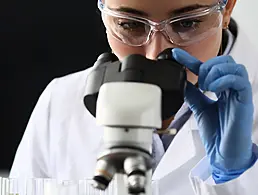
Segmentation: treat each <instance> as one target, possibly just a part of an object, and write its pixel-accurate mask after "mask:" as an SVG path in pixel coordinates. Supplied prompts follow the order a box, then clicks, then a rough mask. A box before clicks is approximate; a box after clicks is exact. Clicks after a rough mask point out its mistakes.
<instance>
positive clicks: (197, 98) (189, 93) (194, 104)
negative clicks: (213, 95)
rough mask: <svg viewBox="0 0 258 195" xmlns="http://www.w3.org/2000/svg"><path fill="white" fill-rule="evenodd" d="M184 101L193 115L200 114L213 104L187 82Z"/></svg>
mask: <svg viewBox="0 0 258 195" xmlns="http://www.w3.org/2000/svg"><path fill="white" fill-rule="evenodd" d="M185 101H186V102H187V103H188V105H189V107H190V109H191V110H192V112H193V113H194V114H195V115H198V114H199V113H201V112H202V110H203V109H204V108H206V106H207V105H209V104H211V103H212V102H213V101H212V100H210V99H209V98H208V97H206V96H205V95H204V94H203V93H202V92H201V91H200V90H199V89H198V88H197V87H195V86H194V85H193V84H192V83H190V82H187V86H186V90H185Z"/></svg>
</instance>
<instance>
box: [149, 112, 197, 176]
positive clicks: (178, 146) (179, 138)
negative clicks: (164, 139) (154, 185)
mask: <svg viewBox="0 0 258 195" xmlns="http://www.w3.org/2000/svg"><path fill="white" fill-rule="evenodd" d="M196 127H197V125H196V123H195V122H194V118H193V116H191V117H190V119H189V120H188V121H187V122H186V124H185V125H184V126H183V127H182V129H181V130H180V131H179V132H178V134H177V135H176V136H175V138H174V140H173V141H172V142H171V144H170V146H169V147H168V149H167V151H166V153H165V154H164V156H163V157H162V159H161V161H160V163H159V165H158V166H157V168H156V170H155V172H154V173H153V180H156V179H160V178H162V177H164V176H165V175H167V174H168V173H170V172H173V171H174V170H176V169H178V168H179V167H180V166H182V165H183V164H185V163H186V162H188V161H189V160H191V159H193V158H194V157H195V156H196V153H197V152H198V153H199V154H200V155H201V156H202V154H201V152H199V151H198V150H199V147H197V148H196V143H195V142H196V141H195V135H194V133H193V132H192V129H193V128H196ZM197 133H198V132H197Z"/></svg>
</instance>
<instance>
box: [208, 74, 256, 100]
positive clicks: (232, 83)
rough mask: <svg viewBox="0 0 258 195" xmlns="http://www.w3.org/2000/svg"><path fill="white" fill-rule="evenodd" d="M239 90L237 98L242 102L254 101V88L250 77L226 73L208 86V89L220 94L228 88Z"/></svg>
mask: <svg viewBox="0 0 258 195" xmlns="http://www.w3.org/2000/svg"><path fill="white" fill-rule="evenodd" d="M230 89H231V90H235V91H237V94H238V96H237V100H238V101H239V102H241V103H250V102H251V101H252V88H251V84H250V82H249V81H248V79H246V78H243V77H241V76H238V75H226V76H223V77H220V78H218V79H217V80H215V81H214V82H212V83H211V84H210V85H209V86H208V90H209V91H211V92H214V93H216V94H220V93H221V92H224V91H226V90H230Z"/></svg>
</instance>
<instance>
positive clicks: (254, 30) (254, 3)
mask: <svg viewBox="0 0 258 195" xmlns="http://www.w3.org/2000/svg"><path fill="white" fill-rule="evenodd" d="M232 17H233V18H235V19H236V21H237V23H238V25H239V26H240V27H241V28H244V31H245V33H246V34H247V35H248V36H249V39H250V40H252V42H253V44H254V45H255V46H256V48H258V0H237V4H236V7H235V9H234V11H233V13H232Z"/></svg>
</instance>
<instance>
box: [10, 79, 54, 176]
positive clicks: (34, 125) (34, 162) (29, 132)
mask: <svg viewBox="0 0 258 195" xmlns="http://www.w3.org/2000/svg"><path fill="white" fill-rule="evenodd" d="M54 85H55V80H53V81H52V82H50V84H49V85H48V86H47V87H46V89H45V90H44V92H43V93H42V94H41V96H40V98H39V100H38V102H37V104H36V106H35V108H34V110H33V112H32V114H31V117H30V120H29V122H28V125H27V128H26V130H25V132H24V135H23V138H22V140H21V142H20V145H19V147H18V149H17V152H16V155H15V159H14V162H13V165H12V168H11V172H10V175H9V177H10V178H33V177H37V178H47V177H50V176H51V175H50V172H49V167H48V166H49V160H50V158H49V147H50V139H49V120H50V109H51V108H50V106H51V104H50V102H51V91H52V90H53V87H54Z"/></svg>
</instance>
